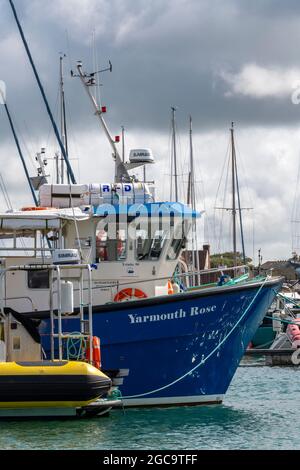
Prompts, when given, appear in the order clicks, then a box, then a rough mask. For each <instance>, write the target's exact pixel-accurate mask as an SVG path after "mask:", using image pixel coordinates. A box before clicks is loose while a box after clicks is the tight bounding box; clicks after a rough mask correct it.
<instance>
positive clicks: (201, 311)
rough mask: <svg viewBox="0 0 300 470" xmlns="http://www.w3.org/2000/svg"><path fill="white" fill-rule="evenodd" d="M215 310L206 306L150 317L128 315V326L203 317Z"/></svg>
mask: <svg viewBox="0 0 300 470" xmlns="http://www.w3.org/2000/svg"><path fill="white" fill-rule="evenodd" d="M216 309H217V306H216V305H208V306H207V307H191V308H190V310H189V311H188V312H186V311H185V310H183V308H180V309H179V310H176V312H168V313H153V314H151V315H138V314H137V313H130V314H129V315H128V318H129V320H130V324H131V325H133V324H137V323H147V322H150V323H152V322H159V321H166V320H177V319H180V318H186V317H187V316H189V317H196V316H197V315H205V314H206V313H212V312H215V311H216Z"/></svg>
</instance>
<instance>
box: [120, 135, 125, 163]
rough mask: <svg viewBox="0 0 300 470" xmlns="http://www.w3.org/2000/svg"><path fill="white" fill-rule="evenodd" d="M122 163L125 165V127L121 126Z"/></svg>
mask: <svg viewBox="0 0 300 470" xmlns="http://www.w3.org/2000/svg"><path fill="white" fill-rule="evenodd" d="M121 129H122V162H123V163H125V127H124V126H122V127H121Z"/></svg>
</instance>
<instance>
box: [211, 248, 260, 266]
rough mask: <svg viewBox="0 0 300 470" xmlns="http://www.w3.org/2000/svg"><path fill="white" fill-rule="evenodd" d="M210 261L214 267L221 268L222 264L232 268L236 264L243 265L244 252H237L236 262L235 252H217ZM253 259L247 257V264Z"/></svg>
mask: <svg viewBox="0 0 300 470" xmlns="http://www.w3.org/2000/svg"><path fill="white" fill-rule="evenodd" d="M210 263H211V267H212V268H219V267H220V266H226V267H227V268H231V267H232V266H234V265H235V264H237V265H238V266H239V265H243V264H244V259H243V255H242V253H239V252H237V254H236V263H235V256H234V253H233V252H226V253H216V254H214V255H211V257H210ZM251 263H252V259H251V258H248V257H246V264H251Z"/></svg>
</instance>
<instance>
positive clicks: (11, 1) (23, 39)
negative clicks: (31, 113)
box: [9, 0, 76, 184]
mask: <svg viewBox="0 0 300 470" xmlns="http://www.w3.org/2000/svg"><path fill="white" fill-rule="evenodd" d="M9 3H10V6H11V9H12V12H13V15H14V18H15V20H16V23H17V26H18V29H19V33H20V35H21V38H22V41H23V44H24V47H25V50H26V53H27V56H28V59H29V62H30V64H31V67H32V70H33V73H34V76H35V78H36V81H37V84H38V87H39V89H40V92H41V95H42V98H43V100H44V103H45V106H46V109H47V113H48V116H49V118H50V121H51V124H52V127H53V130H54V133H55V136H56V139H57V142H58V144H59V146H60V150H61V152H62V155H63V157H64V161H65V163H66V167H67V169H68V173H69V175H70V179H71V182H72V183H73V184H76V179H75V176H74V173H73V170H72V167H71V165H70V162H69V159H68V156H67V153H66V150H65V148H64V146H63V143H62V141H61V138H60V135H59V131H58V128H57V125H56V122H55V120H54V117H53V114H52V112H51V109H50V106H49V103H48V100H47V97H46V94H45V91H44V88H43V85H42V83H41V80H40V77H39V75H38V73H37V69H36V67H35V65H34V62H33V58H32V55H31V52H30V50H29V47H28V44H27V41H26V38H25V35H24V32H23V29H22V26H21V23H20V21H19V18H18V15H17V12H16V9H15V6H14V3H13V0H9Z"/></svg>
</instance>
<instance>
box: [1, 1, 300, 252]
mask: <svg viewBox="0 0 300 470" xmlns="http://www.w3.org/2000/svg"><path fill="white" fill-rule="evenodd" d="M15 6H16V8H17V11H18V13H19V17H20V20H21V22H22V25H23V27H24V31H25V34H26V36H27V39H28V42H29V45H30V48H31V51H32V54H33V56H34V60H35V62H36V65H37V68H38V70H39V73H40V76H41V79H42V82H43V85H44V87H45V90H46V92H47V95H48V97H49V101H50V103H51V107H52V109H53V112H54V114H55V116H56V117H57V118H58V104H57V96H58V81H59V79H58V66H59V53H60V52H64V53H65V54H66V55H67V58H66V59H65V70H66V73H65V81H66V95H67V103H68V112H67V115H68V125H69V134H70V135H69V138H70V146H71V156H72V158H73V160H72V163H73V166H74V170H75V173H76V176H77V178H78V180H80V181H82V182H87V181H93V182H96V181H98V182H102V181H103V182H105V181H110V180H111V179H112V176H113V165H112V160H111V156H110V148H109V146H108V145H107V142H106V141H105V139H104V137H103V135H102V132H101V129H100V128H99V124H98V122H97V120H96V118H95V116H93V112H92V110H91V108H90V104H89V102H88V100H87V99H86V97H85V95H84V90H83V89H82V87H81V85H80V83H79V82H78V80H76V79H71V78H70V74H69V71H70V69H71V68H74V69H75V66H76V61H77V60H82V61H83V63H84V67H85V69H86V70H87V71H92V70H94V68H95V62H96V63H98V65H100V68H102V67H105V66H106V64H107V62H108V60H109V59H110V60H111V61H112V63H113V73H112V74H109V73H107V74H103V76H102V77H101V84H102V85H103V86H102V87H101V88H100V93H101V100H102V104H105V105H107V107H108V114H107V116H106V118H107V122H108V124H109V127H110V129H111V131H112V133H113V134H114V135H117V134H119V133H120V128H121V126H122V125H124V126H125V128H126V149H127V151H129V149H130V148H139V147H140V148H141V147H150V148H152V149H153V151H154V154H155V157H156V162H157V163H156V165H155V166H153V167H152V168H151V169H150V170H149V178H154V179H155V180H156V183H157V186H158V193H159V196H160V197H161V198H167V199H168V187H169V179H170V177H169V174H170V169H169V161H170V116H171V113H170V107H171V106H176V107H177V108H178V109H177V128H178V154H179V161H180V162H179V167H180V173H181V174H182V176H181V177H180V182H181V197H182V198H183V197H184V193H185V188H184V185H185V183H186V180H187V171H188V167H187V161H188V117H189V115H190V114H191V115H192V116H193V128H194V153H195V159H196V168H197V175H196V180H197V188H198V189H197V193H198V207H199V209H202V208H203V207H205V209H206V214H207V216H206V218H205V231H204V234H203V230H201V233H202V238H203V240H202V241H209V242H210V243H211V244H212V246H213V250H219V249H220V250H228V249H230V242H229V238H230V235H231V232H230V223H229V219H228V213H223V216H222V215H221V214H222V212H220V211H216V210H215V209H214V207H215V206H218V207H220V206H222V205H224V206H228V204H229V197H230V192H229V189H228V190H227V191H225V183H224V182H222V183H221V184H220V178H221V174H222V169H223V167H224V162H225V169H224V171H223V180H224V181H225V180H226V168H227V166H226V155H227V151H228V144H229V128H230V124H231V121H234V122H235V129H236V142H237V156H238V166H239V169H240V187H241V198H242V205H243V207H251V208H253V210H251V211H244V212H243V216H244V225H245V237H246V246H247V252H248V254H249V256H251V257H252V256H253V253H254V254H255V255H256V254H257V250H258V249H259V248H261V249H262V254H263V258H264V260H267V259H283V258H287V257H289V256H290V254H291V252H292V249H294V248H297V245H300V239H299V244H297V242H296V241H297V240H296V237H294V241H292V229H293V231H294V232H295V235H296V234H297V225H296V224H291V221H292V220H298V219H299V218H300V213H299V214H298V212H300V211H298V209H297V206H298V205H299V208H300V197H299V201H298V204H297V200H296V201H295V194H297V174H298V164H299V155H300V105H297V104H296V103H297V102H298V101H300V55H299V45H300V27H299V26H300V3H299V1H298V0H253V1H251V2H249V1H247V0H52V1H51V2H49V1H48V0H15ZM0 11H1V15H0V57H1V62H0V64H1V65H0V71H1V73H0V79H1V80H3V81H5V83H6V85H7V103H8V105H9V107H10V110H11V112H12V115H13V117H14V120H15V123H16V126H17V128H18V132H19V135H20V139H21V142H22V146H23V149H24V153H25V156H26V161H27V163H28V167H29V169H30V172H31V173H34V171H35V168H34V160H33V159H34V155H35V153H36V152H37V151H38V150H39V148H40V147H43V146H45V147H47V155H48V157H49V166H48V168H49V171H50V172H51V173H52V170H53V162H52V160H50V159H51V158H52V157H53V154H54V152H55V151H56V150H57V145H56V144H55V140H54V138H53V134H52V132H51V129H50V125H49V121H48V119H47V116H46V113H45V109H44V106H43V104H42V101H41V98H40V95H39V91H38V89H37V86H36V83H35V81H34V78H33V75H32V71H31V69H30V66H29V64H28V61H27V57H26V55H25V52H24V48H23V45H22V43H21V40H20V37H19V34H18V31H17V28H16V24H15V22H14V19H13V16H12V12H11V9H10V5H9V2H8V0H0ZM94 57H96V60H95V59H94ZM96 65H97V64H96ZM0 111H2V112H1V114H0V171H1V174H2V176H3V178H4V180H5V183H6V185H7V189H8V191H9V195H10V197H11V200H12V203H13V205H14V206H15V207H18V206H20V205H24V204H28V203H31V200H30V193H29V191H28V189H27V186H26V181H25V178H24V174H23V171H22V168H21V165H20V162H19V160H18V156H17V153H16V149H15V146H14V144H13V141H12V136H11V133H10V130H9V128H8V124H7V120H6V117H5V114H4V109H3V107H2V108H0ZM223 180H222V181H223ZM219 186H220V187H219ZM218 188H219V189H218ZM225 192H226V194H227V197H225V196H224V193H225ZM217 194H218V197H217V198H216V196H217ZM299 196H300V194H299ZM226 199H227V200H226ZM296 199H297V198H296ZM0 206H1V209H5V203H4V199H3V198H2V197H1V196H0ZM222 217H223V224H222V228H221V227H220V219H221V218H222ZM203 224H204V221H203ZM298 229H299V235H300V226H299V227H298ZM299 251H300V250H299Z"/></svg>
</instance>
